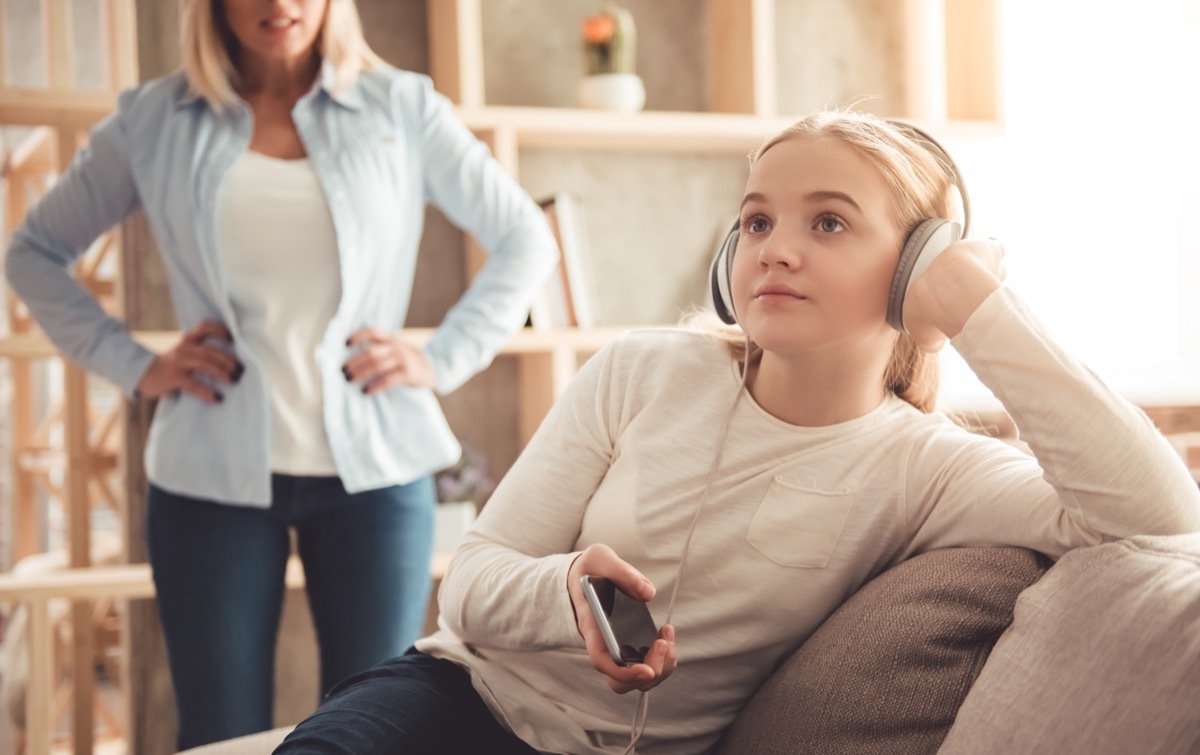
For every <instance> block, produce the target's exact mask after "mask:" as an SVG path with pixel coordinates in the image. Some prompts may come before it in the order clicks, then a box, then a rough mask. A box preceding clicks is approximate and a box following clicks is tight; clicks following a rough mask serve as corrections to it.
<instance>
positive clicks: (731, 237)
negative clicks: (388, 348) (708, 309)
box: [708, 222, 740, 325]
mask: <svg viewBox="0 0 1200 755" xmlns="http://www.w3.org/2000/svg"><path fill="white" fill-rule="evenodd" d="M739 226H740V223H738V222H734V224H733V228H731V229H729V233H727V234H726V235H725V240H724V241H722V242H721V248H720V249H718V250H717V256H716V257H714V258H713V261H712V266H711V267H710V268H709V270H708V277H709V287H710V289H711V293H712V300H713V308H714V309H716V311H717V317H720V318H721V321H722V322H724V323H726V324H727V325H733V324H734V323H736V322H737V315H736V314H735V312H734V308H733V286H732V279H733V255H734V253H735V252H736V251H737V244H738V227H739Z"/></svg>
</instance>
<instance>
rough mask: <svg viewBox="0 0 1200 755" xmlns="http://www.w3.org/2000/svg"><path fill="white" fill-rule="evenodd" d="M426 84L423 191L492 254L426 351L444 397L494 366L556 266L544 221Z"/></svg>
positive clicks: (555, 251) (555, 254)
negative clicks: (476, 374)
mask: <svg viewBox="0 0 1200 755" xmlns="http://www.w3.org/2000/svg"><path fill="white" fill-rule="evenodd" d="M423 83H424V97H423V102H422V104H421V116H420V117H421V119H422V126H421V127H422V132H421V139H422V141H423V147H424V149H423V150H422V152H423V154H424V165H425V191H426V194H427V196H428V197H429V198H430V200H431V201H433V202H434V203H435V204H436V205H437V206H438V207H439V208H440V209H441V210H442V211H443V212H444V213H445V214H446V216H447V217H449V218H450V219H451V220H452V221H453V222H454V223H455V224H456V225H458V226H459V227H461V228H463V229H464V230H466V231H467V232H469V233H470V234H471V235H472V236H474V237H475V239H476V240H477V241H478V242H479V243H480V245H482V246H483V248H484V249H485V250H486V251H487V252H488V260H487V263H486V264H485V265H484V266H483V268H482V269H481V270H480V271H479V273H478V274H477V275H476V276H475V279H474V280H473V281H472V283H471V286H470V287H469V288H468V289H467V291H466V292H465V293H464V294H463V296H462V298H460V299H459V300H458V302H457V303H455V305H454V306H453V307H452V308H451V309H450V311H449V312H447V314H446V317H445V319H444V320H443V321H442V323H441V325H440V326H439V327H438V328H437V330H436V331H435V332H434V335H433V338H431V339H430V341H429V343H428V344H426V347H425V354H426V357H427V358H428V359H429V361H430V363H431V365H432V366H433V368H434V371H435V375H436V379H437V390H438V392H439V393H448V392H450V391H452V390H454V389H456V388H458V387H459V386H460V385H462V384H463V383H464V382H466V381H467V380H468V379H469V378H470V377H471V376H472V375H474V374H475V373H477V372H479V371H480V370H482V369H483V368H484V367H486V366H487V365H488V364H490V363H491V361H492V358H493V357H495V355H496V353H497V352H498V351H499V350H500V349H501V347H503V346H504V343H505V342H506V341H507V340H508V339H509V338H510V337H511V336H512V334H513V333H514V332H516V330H517V329H518V328H520V327H521V326H522V325H523V324H524V323H525V317H526V315H527V314H528V312H529V307H530V305H531V304H532V302H533V300H534V297H535V296H536V295H537V292H538V291H539V290H541V288H542V286H543V284H544V283H545V281H546V279H547V278H548V277H549V275H550V272H551V270H553V269H554V266H555V264H556V263H557V260H558V246H557V244H556V243H555V241H554V236H553V234H552V233H551V231H550V226H549V224H548V223H547V222H546V218H545V216H544V215H543V214H542V212H541V210H540V209H539V208H538V206H537V204H536V203H535V202H534V201H533V199H532V198H530V196H529V194H528V193H527V192H526V191H525V190H524V189H523V188H521V186H520V185H519V184H518V183H517V182H516V181H514V180H513V179H512V177H511V176H509V175H508V174H507V173H505V172H504V169H503V168H502V167H501V166H500V164H499V163H498V162H496V161H495V160H494V159H493V158H492V156H491V153H490V152H489V151H488V149H487V147H486V146H485V145H484V144H483V143H482V142H480V141H479V140H478V139H476V138H475V136H474V135H473V134H471V132H470V131H469V130H468V129H467V127H466V126H465V125H464V124H463V123H462V121H460V120H459V119H458V116H457V115H455V113H454V110H453V108H452V107H451V105H450V102H449V101H448V100H447V99H446V98H445V97H443V96H442V95H440V94H438V93H437V92H436V91H435V90H434V89H433V87H432V86H431V85H430V84H429V83H428V80H427V79H424V80H423Z"/></svg>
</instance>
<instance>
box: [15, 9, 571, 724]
mask: <svg viewBox="0 0 1200 755" xmlns="http://www.w3.org/2000/svg"><path fill="white" fill-rule="evenodd" d="M181 10H182V43H183V57H184V65H183V70H182V71H179V72H176V73H174V74H171V75H168V76H166V77H163V78H161V79H157V80H154V81H149V82H147V83H145V84H143V85H141V86H139V87H137V88H135V89H133V90H130V91H127V92H124V93H123V94H122V95H121V96H120V99H119V104H118V107H117V111H116V112H115V113H114V114H112V115H111V116H110V117H109V118H107V119H106V120H105V121H104V122H102V123H101V124H100V125H98V126H97V127H96V128H95V129H94V130H93V132H92V134H91V138H90V140H89V144H88V147H87V149H86V150H84V151H83V152H81V154H80V155H79V157H78V158H77V160H76V161H75V162H74V164H73V165H72V166H71V167H70V169H69V171H68V172H67V173H66V174H65V175H64V176H63V177H62V179H61V181H60V182H59V183H58V184H57V186H56V187H55V188H54V189H53V191H51V192H50V193H49V194H48V195H47V196H46V197H45V198H44V199H43V200H42V202H41V203H40V204H39V205H38V206H37V207H36V208H35V209H34V210H33V211H32V212H31V213H30V215H29V217H28V219H27V221H26V222H25V224H24V225H23V226H22V227H21V228H20V229H18V231H17V233H16V236H15V239H14V242H13V244H12V247H11V248H10V249H9V251H8V258H7V265H6V266H7V273H8V277H9V280H10V281H11V283H12V286H13V288H14V289H16V291H17V292H18V294H19V295H20V296H21V298H22V299H23V300H24V301H25V302H26V303H27V304H28V305H29V307H30V309H31V311H32V312H33V313H34V315H35V317H36V318H37V319H38V321H39V322H40V324H41V325H42V326H43V327H44V329H45V330H46V332H47V333H48V334H49V336H50V337H51V338H52V339H53V340H54V342H55V344H57V346H58V347H59V348H60V349H61V350H62V352H63V353H64V354H65V355H66V356H67V357H69V358H70V359H72V360H74V361H76V362H78V363H79V364H81V365H83V366H84V367H85V368H87V369H88V370H91V371H93V372H95V373H97V374H100V375H103V376H105V377H107V378H108V379H110V380H112V381H113V382H114V383H116V384H117V385H118V386H119V387H120V388H121V389H122V390H124V392H125V393H126V394H128V395H131V396H141V397H144V398H153V399H158V407H157V411H156V415H155V418H154V426H153V429H152V431H151V435H150V440H149V443H148V446H147V449H146V467H147V473H148V476H149V479H150V482H151V489H150V494H149V501H148V510H149V515H148V523H147V532H148V538H149V550H150V559H151V563H152V565H153V569H154V578H155V584H156V586H157V590H158V605H159V609H160V612H161V616H162V621H163V626H164V629H165V633H166V640H167V646H168V652H169V657H170V665H171V672H172V676H173V680H174V686H175V691H176V696H177V701H178V707H179V719H180V726H179V738H178V744H179V746H180V748H186V747H192V746H195V745H199V744H202V743H205V742H210V741H214V740H219V739H224V738H228V737H231V736H236V735H240V734H246V733H250V732H254V731H258V730H261V729H266V728H269V727H270V726H271V724H272V716H271V712H272V694H273V690H272V680H273V660H274V648H275V637H276V632H277V627H278V621H279V614H280V606H281V600H282V594H283V584H284V582H283V576H284V566H285V563H286V560H287V557H288V548H289V530H290V529H294V530H295V531H296V534H297V538H298V543H299V550H300V555H301V556H302V558H303V561H304V565H305V571H306V576H307V583H308V594H309V599H310V603H311V606H312V612H313V619H314V623H315V626H316V632H317V638H318V641H319V645H320V655H321V677H322V680H321V685H322V690H325V689H328V688H329V687H330V686H332V685H333V683H335V682H336V681H338V680H339V679H341V678H342V677H344V676H346V675H348V674H351V673H353V672H356V671H360V670H362V669H364V668H367V667H369V666H371V665H372V664H374V663H377V662H379V661H382V660H384V659H386V658H390V657H392V656H394V655H397V654H398V653H400V652H402V651H403V650H404V649H405V648H406V647H408V646H409V645H410V644H411V643H412V642H413V640H415V639H416V637H417V636H418V634H419V632H420V629H421V626H422V624H423V620H424V614H425V608H426V604H427V599H428V592H429V563H430V556H431V550H432V529H433V509H434V504H435V497H434V489H433V485H432V481H431V477H430V475H431V473H433V472H434V471H436V470H438V469H439V468H442V467H446V466H449V465H450V464H452V463H453V462H455V461H456V459H457V458H458V456H459V453H460V449H459V446H458V444H457V442H456V441H455V437H454V435H453V434H452V433H451V431H450V428H449V427H448V426H447V423H446V421H445V419H444V417H443V416H442V414H441V412H440V409H439V407H438V403H437V400H436V398H435V396H434V393H435V392H438V393H446V392H448V391H452V390H454V389H455V388H457V387H458V386H460V385H461V384H462V383H463V382H465V381H466V380H467V379H468V378H469V377H471V375H472V374H474V373H475V372H477V371H478V370H480V369H482V368H483V367H484V366H486V365H487V364H488V362H489V361H490V360H491V359H492V357H493V355H494V354H495V353H496V352H497V350H498V349H499V348H500V346H501V345H502V344H503V343H504V341H505V340H506V339H507V338H508V337H509V335H511V333H512V332H513V331H514V330H515V329H516V328H518V327H519V326H520V325H521V324H522V322H523V321H524V317H525V313H526V312H527V310H528V306H529V303H530V301H531V300H532V298H533V296H534V293H535V291H536V290H537V289H538V288H539V286H540V284H541V282H542V280H543V279H544V278H545V277H546V275H548V273H549V271H550V269H551V268H552V266H553V264H554V258H555V255H556V250H555V246H554V240H553V237H552V236H551V234H550V231H549V229H548V227H547V226H546V224H545V222H544V220H543V218H542V215H541V214H540V212H539V211H538V209H537V207H536V205H535V204H534V203H533V202H532V201H531V200H530V198H529V197H528V196H527V195H526V194H525V193H524V192H523V191H522V190H521V189H520V188H519V187H518V186H517V185H516V184H515V183H514V182H513V181H512V180H511V179H510V178H508V177H507V176H506V175H505V174H504V172H503V171H502V170H501V169H500V167H499V166H498V165H497V164H496V163H495V162H494V161H493V160H492V159H491V157H490V155H489V153H488V150H487V149H486V147H485V146H484V145H482V144H481V143H480V142H478V141H477V140H476V139H474V138H473V137H472V135H471V134H470V133H469V132H468V131H467V130H466V128H465V127H464V126H463V125H462V124H461V123H460V122H459V121H457V120H456V119H455V116H454V115H453V112H452V109H451V107H450V105H449V103H448V102H447V101H446V100H445V99H444V98H443V97H441V96H440V95H439V94H437V93H436V92H435V91H434V90H433V88H432V86H431V84H430V82H429V80H428V79H427V78H426V77H424V76H420V75H416V74H412V73H408V72H402V71H398V70H395V69H393V68H391V67H389V66H388V65H386V64H384V63H383V62H382V61H381V60H380V59H379V58H378V57H376V56H375V55H374V53H372V52H371V50H370V49H369V48H368V47H367V45H366V43H365V42H364V41H363V37H362V32H361V26H360V23H359V18H358V13H357V10H356V8H355V5H354V2H353V0H183V3H182V6H181ZM426 203H433V204H435V205H437V206H438V207H440V208H441V209H442V210H443V211H444V212H445V214H446V215H447V216H448V217H450V218H451V220H453V221H454V222H456V223H458V224H459V225H461V226H463V227H464V228H466V229H467V230H469V231H470V232H471V233H472V234H473V235H474V236H475V238H477V239H478V240H479V241H480V242H481V243H482V244H483V245H484V246H485V247H486V248H487V249H488V250H489V252H490V256H489V260H488V263H487V264H486V265H485V267H484V268H483V270H482V271H481V272H480V274H479V275H478V276H477V277H476V279H475V282H474V283H473V284H472V286H471V287H470V288H469V289H468V290H467V292H466V293H465V294H464V295H463V297H462V298H461V299H460V300H459V301H458V302H457V303H456V304H455V305H454V307H453V308H451V309H450V311H449V312H448V313H447V315H446V317H445V319H444V321H443V322H442V324H441V325H440V327H439V328H437V330H436V331H435V333H434V335H433V337H432V339H431V340H430V341H429V342H428V343H427V344H425V345H424V347H423V348H417V347H416V346H414V345H413V344H411V343H409V342H408V341H406V340H405V339H404V337H403V336H402V335H400V333H399V331H400V330H401V328H402V327H403V325H404V321H405V314H406V311H407V309H408V305H409V298H410V294H411V291H412V287H413V275H414V266H415V262H416V257H417V245H418V240H419V239H420V236H421V229H422V219H423V213H424V207H425V205H426ZM136 208H141V209H142V210H144V211H145V213H146V215H147V217H148V218H149V221H150V226H151V229H152V231H153V233H154V236H155V238H156V241H157V242H158V245H159V247H160V249H161V252H162V255H163V260H164V263H165V267H166V270H167V274H168V277H169V281H170V285H171V292H172V296H173V300H174V305H175V310H176V314H177V316H178V321H179V324H180V326H181V328H182V330H183V332H184V335H183V337H182V338H181V340H180V341H179V343H178V344H177V345H176V346H175V347H174V348H172V349H171V350H169V351H167V352H166V353H163V354H159V355H156V354H153V353H151V352H149V351H147V350H146V349H144V348H142V347H141V346H139V345H138V344H137V343H135V342H134V341H133V339H132V338H131V337H130V335H129V333H128V332H127V330H126V328H125V326H124V325H123V324H122V323H121V322H119V321H117V320H115V319H113V318H111V317H109V316H108V315H106V314H105V313H104V312H102V311H101V310H100V308H99V307H98V306H97V305H96V303H95V302H94V301H93V300H92V299H91V298H90V297H89V296H88V295H87V293H86V292H85V291H84V289H83V288H82V287H81V286H80V285H79V283H78V282H77V281H76V279H75V278H74V277H73V276H72V275H71V273H70V267H71V264H72V263H73V262H74V261H75V260H76V259H77V258H78V257H79V255H80V254H81V253H82V252H83V251H84V250H85V249H86V248H87V247H88V245H89V243H90V242H91V241H92V240H93V239H95V238H96V237H97V235H99V234H100V233H102V232H103V231H105V230H106V229H108V228H109V227H110V226H112V225H113V224H115V223H118V222H120V221H121V220H122V219H123V218H124V217H126V216H127V215H129V213H131V212H132V211H134V210H135V209H136Z"/></svg>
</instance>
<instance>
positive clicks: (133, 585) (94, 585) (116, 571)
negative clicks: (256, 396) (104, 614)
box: [0, 553, 453, 602]
mask: <svg viewBox="0 0 1200 755" xmlns="http://www.w3.org/2000/svg"><path fill="white" fill-rule="evenodd" d="M452 556H453V554H451V553H435V554H434V556H433V561H432V563H430V565H429V573H430V576H431V577H432V578H433V579H441V578H442V577H443V576H444V575H445V573H446V567H447V566H448V565H449V564H450V559H451V557H452ZM285 579H286V582H287V586H288V587H289V588H293V589H295V588H299V587H303V586H304V567H303V565H302V564H301V563H300V559H299V558H298V557H297V556H292V557H291V558H289V559H288V565H287V571H286V578H285ZM153 597H154V579H153V576H152V575H151V572H150V564H122V565H119V566H88V567H83V568H75V569H63V570H61V571H56V572H49V573H46V574H37V575H28V576H14V575H12V574H0V601H2V602H10V601H11V602H18V601H26V600H34V599H41V600H46V599H51V598H67V599H80V600H98V599H102V598H112V599H116V600H136V599H141V598H153Z"/></svg>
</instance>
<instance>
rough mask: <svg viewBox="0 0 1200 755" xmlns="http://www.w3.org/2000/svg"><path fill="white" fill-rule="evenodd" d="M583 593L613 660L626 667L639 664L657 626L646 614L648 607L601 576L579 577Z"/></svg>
mask: <svg viewBox="0 0 1200 755" xmlns="http://www.w3.org/2000/svg"><path fill="white" fill-rule="evenodd" d="M580 582H581V583H582V585H583V594H584V595H585V596H586V597H587V602H588V606H590V607H591V609H592V615H593V616H595V617H596V623H597V624H599V625H600V633H601V634H602V635H604V644H605V646H606V647H607V648H608V654H609V655H610V656H612V659H613V663H615V664H617V665H618V666H629V665H631V664H634V663H641V662H642V661H644V660H645V659H646V653H648V652H650V646H651V645H653V644H654V641H655V640H657V639H658V627H656V626H654V619H653V617H651V616H650V608H649V607H648V606H647V605H646V604H645V603H643V602H642V601H640V600H637V599H635V598H631V597H629V596H628V595H626V594H625V593H623V592H621V591H620V590H618V589H617V587H616V586H615V585H614V584H613V583H612V582H610V581H609V580H607V579H605V578H604V577H591V576H584V577H582V578H581V579H580Z"/></svg>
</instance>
